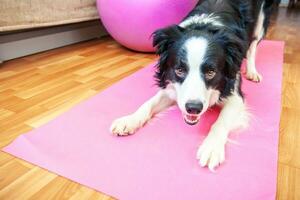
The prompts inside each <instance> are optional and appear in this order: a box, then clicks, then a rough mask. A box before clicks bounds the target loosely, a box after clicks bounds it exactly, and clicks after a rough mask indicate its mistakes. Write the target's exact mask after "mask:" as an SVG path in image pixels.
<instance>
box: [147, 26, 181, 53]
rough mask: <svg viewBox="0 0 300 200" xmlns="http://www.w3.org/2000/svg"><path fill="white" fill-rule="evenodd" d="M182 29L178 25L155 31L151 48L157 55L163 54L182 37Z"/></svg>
mask: <svg viewBox="0 0 300 200" xmlns="http://www.w3.org/2000/svg"><path fill="white" fill-rule="evenodd" d="M183 32H184V28H182V27H180V26H178V25H172V26H168V27H166V28H163V29H159V30H157V31H155V32H154V33H153V34H152V35H153V47H156V52H157V54H159V55H161V54H162V53H163V52H165V51H166V50H167V49H168V48H169V47H170V46H171V45H172V44H173V43H174V42H175V41H176V39H177V38H179V37H180V36H182V33H183Z"/></svg>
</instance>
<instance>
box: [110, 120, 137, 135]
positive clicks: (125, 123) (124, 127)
mask: <svg viewBox="0 0 300 200" xmlns="http://www.w3.org/2000/svg"><path fill="white" fill-rule="evenodd" d="M142 126H143V123H142V121H141V120H138V119H137V118H136V117H135V116H134V115H128V116H125V117H121V118H119V119H116V120H115V121H114V122H113V123H112V125H111V127H110V132H111V133H112V134H114V135H119V136H126V135H132V134H134V133H135V132H136V131H137V130H138V129H139V128H140V127H142Z"/></svg>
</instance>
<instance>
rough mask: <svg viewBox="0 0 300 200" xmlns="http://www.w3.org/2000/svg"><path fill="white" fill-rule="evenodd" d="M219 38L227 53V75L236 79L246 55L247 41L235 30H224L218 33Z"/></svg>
mask: <svg viewBox="0 0 300 200" xmlns="http://www.w3.org/2000/svg"><path fill="white" fill-rule="evenodd" d="M217 35H218V36H217V38H216V39H217V40H218V41H219V42H220V43H221V44H222V46H223V48H224V50H225V54H226V56H225V57H226V60H225V71H224V73H225V76H226V77H227V78H229V79H236V75H237V73H238V72H239V71H240V69H241V64H242V61H243V59H244V57H245V55H246V50H247V43H246V41H245V40H243V39H242V38H241V37H238V36H237V35H236V34H235V33H234V32H230V31H228V30H227V31H222V32H220V33H218V34H217Z"/></svg>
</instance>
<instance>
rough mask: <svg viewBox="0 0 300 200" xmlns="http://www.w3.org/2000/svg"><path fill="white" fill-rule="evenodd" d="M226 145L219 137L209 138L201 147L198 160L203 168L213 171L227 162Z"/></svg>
mask: <svg viewBox="0 0 300 200" xmlns="http://www.w3.org/2000/svg"><path fill="white" fill-rule="evenodd" d="M225 143H226V141H223V140H221V139H220V138H218V137H217V136H208V137H207V138H206V139H205V140H204V141H203V143H202V145H201V146H200V147H199V149H198V152H197V159H198V160H199V164H200V165H201V166H202V167H205V166H207V167H208V168H209V169H210V170H211V171H214V169H215V168H216V167H218V166H219V165H220V164H222V163H223V162H224V160H225Z"/></svg>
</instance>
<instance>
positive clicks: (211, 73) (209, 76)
mask: <svg viewBox="0 0 300 200" xmlns="http://www.w3.org/2000/svg"><path fill="white" fill-rule="evenodd" d="M215 75H216V72H215V71H214V70H209V71H207V72H206V73H205V79H207V80H211V79H213V78H214V77H215Z"/></svg>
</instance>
